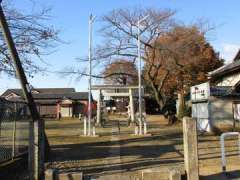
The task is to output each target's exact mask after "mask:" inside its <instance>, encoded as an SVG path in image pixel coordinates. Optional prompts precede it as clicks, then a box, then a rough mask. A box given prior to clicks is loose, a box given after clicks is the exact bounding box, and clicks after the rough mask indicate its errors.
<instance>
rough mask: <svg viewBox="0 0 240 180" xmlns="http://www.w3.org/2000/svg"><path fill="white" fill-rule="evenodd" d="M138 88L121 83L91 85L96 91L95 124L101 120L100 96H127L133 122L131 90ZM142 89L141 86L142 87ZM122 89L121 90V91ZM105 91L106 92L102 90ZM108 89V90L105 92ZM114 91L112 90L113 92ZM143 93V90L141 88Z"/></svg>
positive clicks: (132, 95)
mask: <svg viewBox="0 0 240 180" xmlns="http://www.w3.org/2000/svg"><path fill="white" fill-rule="evenodd" d="M135 89H138V86H123V85H93V86H92V90H97V91H98V100H97V122H96V123H97V124H99V123H100V122H101V118H102V117H101V101H102V97H104V96H105V97H129V106H130V118H131V122H134V120H135V117H134V114H135V112H134V101H133V97H134V94H133V90H135ZM142 89H143V88H142ZM121 90H122V92H121ZM103 91H106V92H103ZM107 91H108V92H107ZM113 91H114V92H113ZM142 93H143V94H144V91H143V90H142Z"/></svg>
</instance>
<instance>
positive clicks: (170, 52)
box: [144, 26, 223, 107]
mask: <svg viewBox="0 0 240 180" xmlns="http://www.w3.org/2000/svg"><path fill="white" fill-rule="evenodd" d="M152 46H153V48H148V50H147V52H146V55H145V56H146V61H145V69H144V77H145V79H146V82H147V84H149V85H150V86H151V87H152V89H153V93H154V96H155V97H156V100H157V101H158V103H159V105H160V106H162V107H163V106H164V105H165V104H166V102H167V101H168V100H169V99H171V98H173V97H176V93H183V94H187V93H188V91H189V88H190V86H192V85H195V84H199V83H201V82H204V81H206V80H207V77H206V74H207V72H209V71H212V70H214V69H216V68H218V67H220V66H221V65H222V64H223V61H222V60H221V59H220V58H219V56H218V54H217V53H216V52H215V51H214V49H213V47H212V46H211V45H210V44H209V43H208V42H207V40H206V38H205V35H204V33H202V32H201V31H200V30H199V28H197V27H196V26H191V27H185V26H176V27H175V28H173V29H172V30H171V31H169V32H167V33H165V34H163V35H162V36H160V37H159V38H158V39H156V40H155V41H154V42H153V43H152Z"/></svg>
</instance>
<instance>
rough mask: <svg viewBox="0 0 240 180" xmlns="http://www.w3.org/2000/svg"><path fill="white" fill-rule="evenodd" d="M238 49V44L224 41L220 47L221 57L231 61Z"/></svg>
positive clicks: (239, 47) (239, 46)
mask: <svg viewBox="0 0 240 180" xmlns="http://www.w3.org/2000/svg"><path fill="white" fill-rule="evenodd" d="M239 49H240V44H231V43H224V44H222V47H221V57H222V58H223V59H225V60H226V62H231V61H232V60H233V58H234V57H235V55H236V54H237V52H238V50H239Z"/></svg>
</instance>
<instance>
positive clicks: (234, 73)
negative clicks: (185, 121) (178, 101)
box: [191, 51, 240, 131]
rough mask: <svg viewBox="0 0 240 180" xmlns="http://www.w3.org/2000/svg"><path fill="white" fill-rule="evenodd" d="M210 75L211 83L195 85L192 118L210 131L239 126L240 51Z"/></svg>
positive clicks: (192, 91) (192, 89)
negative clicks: (229, 61)
mask: <svg viewBox="0 0 240 180" xmlns="http://www.w3.org/2000/svg"><path fill="white" fill-rule="evenodd" d="M208 76H209V81H208V82H206V83H203V84H200V85H196V86H193V87H191V101H192V117H195V118H197V120H198V125H199V128H200V129H203V130H206V131H212V130H225V128H227V129H229V127H230V128H235V126H236V123H237V124H239V122H240V51H239V52H238V53H237V55H236V56H235V58H234V59H233V61H232V62H231V63H228V64H226V65H224V66H222V67H220V68H218V69H216V70H214V71H212V72H209V73H208Z"/></svg>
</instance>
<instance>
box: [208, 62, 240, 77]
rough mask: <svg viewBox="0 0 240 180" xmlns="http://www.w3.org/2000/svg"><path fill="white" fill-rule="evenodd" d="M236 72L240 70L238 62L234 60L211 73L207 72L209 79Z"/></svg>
mask: <svg viewBox="0 0 240 180" xmlns="http://www.w3.org/2000/svg"><path fill="white" fill-rule="evenodd" d="M236 70H240V60H235V61H233V62H232V63H229V64H226V65H224V66H222V67H220V68H218V69H216V70H214V71H212V72H209V73H208V75H209V76H210V77H219V76H222V75H225V74H227V73H230V72H233V71H236Z"/></svg>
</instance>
